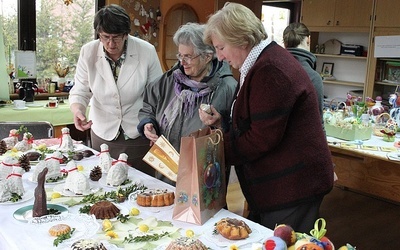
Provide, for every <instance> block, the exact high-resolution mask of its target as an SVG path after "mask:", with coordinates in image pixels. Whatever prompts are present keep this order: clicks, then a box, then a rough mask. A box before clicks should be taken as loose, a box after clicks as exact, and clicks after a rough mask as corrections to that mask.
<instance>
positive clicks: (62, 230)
mask: <svg viewBox="0 0 400 250" xmlns="http://www.w3.org/2000/svg"><path fill="white" fill-rule="evenodd" d="M69 232H71V227H70V226H68V225H67V224H57V225H54V226H52V227H50V229H49V234H50V235H51V236H59V235H62V234H66V233H69Z"/></svg>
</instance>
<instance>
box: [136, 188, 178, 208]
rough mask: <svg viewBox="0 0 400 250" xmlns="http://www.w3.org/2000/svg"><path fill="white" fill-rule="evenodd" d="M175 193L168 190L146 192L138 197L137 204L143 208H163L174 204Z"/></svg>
mask: <svg viewBox="0 0 400 250" xmlns="http://www.w3.org/2000/svg"><path fill="white" fill-rule="evenodd" d="M174 201H175V193H174V192H172V191H168V190H161V189H152V190H146V191H144V192H142V193H140V194H138V195H137V197H136V202H137V204H138V205H139V206H142V207H163V206H169V205H172V204H174Z"/></svg>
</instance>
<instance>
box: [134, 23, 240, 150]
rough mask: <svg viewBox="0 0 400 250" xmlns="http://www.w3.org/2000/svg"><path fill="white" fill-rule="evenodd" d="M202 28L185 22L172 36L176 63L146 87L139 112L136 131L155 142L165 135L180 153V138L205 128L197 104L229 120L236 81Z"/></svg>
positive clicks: (202, 26)
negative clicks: (207, 106) (212, 107)
mask: <svg viewBox="0 0 400 250" xmlns="http://www.w3.org/2000/svg"><path fill="white" fill-rule="evenodd" d="M203 31H204V25H200V24H197V23H187V24H185V25H183V26H181V27H180V28H179V29H178V31H177V32H176V33H175V34H174V37H173V41H174V43H175V44H176V46H177V47H178V54H177V59H178V62H177V63H176V64H175V65H174V66H173V67H172V68H171V69H170V70H169V71H167V72H165V73H164V74H163V75H162V76H161V77H160V78H158V79H157V80H156V81H154V82H152V83H149V84H148V85H147V86H146V90H145V92H144V97H143V108H142V109H141V110H140V111H139V119H140V123H139V125H138V130H139V132H140V133H141V134H142V135H143V136H145V137H146V138H147V139H149V140H150V141H151V143H153V142H155V141H156V140H157V139H158V137H159V136H160V135H164V136H165V137H166V138H167V139H168V140H169V142H170V143H171V144H172V146H174V148H175V149H176V150H177V151H178V152H179V150H180V142H181V137H182V136H187V135H189V134H190V133H191V132H194V131H196V130H198V129H200V128H202V127H203V126H204V125H203V123H202V122H201V120H200V119H199V114H198V110H199V108H200V104H211V105H213V106H214V107H215V108H216V110H218V112H219V113H221V114H222V115H223V116H224V117H227V118H228V117H229V113H230V107H231V104H232V101H233V98H234V96H235V90H236V85H237V81H236V80H235V78H234V77H233V75H232V72H231V70H230V68H229V65H228V64H227V63H224V62H219V61H218V60H217V58H216V57H215V50H214V48H213V47H212V46H210V45H206V44H204V42H203Z"/></svg>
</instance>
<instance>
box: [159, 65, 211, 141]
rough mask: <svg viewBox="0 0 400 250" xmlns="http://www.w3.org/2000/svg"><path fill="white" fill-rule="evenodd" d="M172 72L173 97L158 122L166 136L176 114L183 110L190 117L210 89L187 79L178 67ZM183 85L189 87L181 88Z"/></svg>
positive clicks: (205, 85) (203, 84)
mask: <svg viewBox="0 0 400 250" xmlns="http://www.w3.org/2000/svg"><path fill="white" fill-rule="evenodd" d="M173 74H174V80H175V81H174V90H175V97H174V98H173V99H172V100H171V102H170V103H169V104H168V106H167V108H166V109H165V110H164V114H163V115H162V118H161V122H160V126H161V132H162V133H163V134H164V135H166V137H167V138H168V137H169V133H170V131H171V128H172V126H173V124H174V122H175V120H176V118H177V117H178V115H179V114H181V112H183V114H184V115H185V116H188V117H190V118H192V117H193V114H194V112H195V110H194V109H195V107H197V106H198V104H199V103H202V101H203V98H204V97H205V96H207V95H208V94H209V93H211V89H210V88H209V87H208V85H207V84H206V83H204V82H197V81H194V80H191V79H189V78H188V77H187V76H186V75H185V74H183V73H182V71H181V70H180V69H176V70H175V71H174V72H173ZM185 86H187V87H189V89H183V88H184V87H185Z"/></svg>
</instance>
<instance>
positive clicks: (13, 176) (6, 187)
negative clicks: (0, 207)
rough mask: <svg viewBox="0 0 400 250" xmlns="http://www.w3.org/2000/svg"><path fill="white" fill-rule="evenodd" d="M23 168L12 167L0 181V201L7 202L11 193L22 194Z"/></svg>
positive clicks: (23, 190)
mask: <svg viewBox="0 0 400 250" xmlns="http://www.w3.org/2000/svg"><path fill="white" fill-rule="evenodd" d="M23 172H24V169H23V168H21V167H18V166H13V167H12V172H11V173H10V174H9V175H8V176H7V178H6V179H5V180H3V181H0V202H7V201H9V200H10V199H11V198H12V195H13V194H17V195H19V196H22V195H23V194H24V193H25V189H24V185H23V183H22V174H23Z"/></svg>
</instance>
